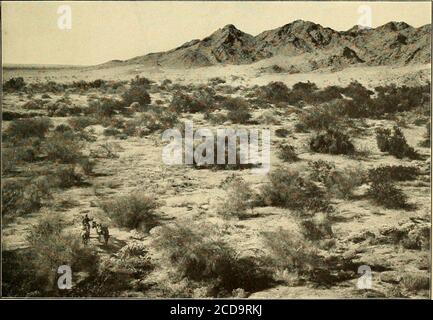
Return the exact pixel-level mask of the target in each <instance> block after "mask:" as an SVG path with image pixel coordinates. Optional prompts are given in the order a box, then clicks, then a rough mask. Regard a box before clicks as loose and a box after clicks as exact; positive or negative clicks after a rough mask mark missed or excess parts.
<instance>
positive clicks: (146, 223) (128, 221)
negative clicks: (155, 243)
mask: <svg viewBox="0 0 433 320" xmlns="http://www.w3.org/2000/svg"><path fill="white" fill-rule="evenodd" d="M159 205H160V204H159V203H158V202H157V201H156V200H155V199H154V198H153V197H151V196H147V195H143V194H136V193H135V194H131V195H126V196H119V197H117V198H115V199H112V200H107V201H103V202H101V204H100V206H101V208H102V210H104V212H105V213H106V214H108V215H109V216H110V218H111V219H113V221H114V222H115V223H116V224H117V225H118V226H120V227H124V228H129V229H140V230H141V231H144V232H149V230H150V229H152V228H153V227H155V226H157V225H158V223H159V215H158V214H157V213H156V212H155V210H156V209H157V208H158V207H159Z"/></svg>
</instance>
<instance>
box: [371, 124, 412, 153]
mask: <svg viewBox="0 0 433 320" xmlns="http://www.w3.org/2000/svg"><path fill="white" fill-rule="evenodd" d="M376 141H377V146H378V148H379V150H380V151H382V152H388V153H389V154H391V155H393V156H395V157H396V158H398V159H402V158H406V157H407V158H410V159H418V158H419V154H418V153H417V152H416V151H415V149H414V148H412V147H411V146H409V144H408V143H407V141H406V138H405V136H404V135H403V132H402V131H401V129H400V128H399V127H397V126H394V128H393V132H392V133H391V130H390V129H383V128H379V129H377V130H376Z"/></svg>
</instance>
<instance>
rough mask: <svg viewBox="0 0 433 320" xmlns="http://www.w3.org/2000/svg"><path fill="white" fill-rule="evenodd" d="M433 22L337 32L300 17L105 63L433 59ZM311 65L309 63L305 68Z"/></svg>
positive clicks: (341, 63) (330, 63) (337, 64)
mask: <svg viewBox="0 0 433 320" xmlns="http://www.w3.org/2000/svg"><path fill="white" fill-rule="evenodd" d="M430 36H431V25H425V26H422V27H420V28H414V27H412V26H410V25H408V24H406V23H404V22H389V23H387V24H385V25H382V26H380V27H377V28H374V29H366V28H361V27H359V26H354V27H352V28H351V29H349V30H347V31H336V30H333V29H331V28H326V27H323V26H321V25H320V24H316V23H313V22H309V21H303V20H296V21H293V22H291V23H289V24H286V25H284V26H282V27H280V28H277V29H273V30H268V31H264V32H262V33H260V34H259V35H257V36H252V35H250V34H247V33H244V32H242V31H241V30H238V29H237V28H236V27H235V26H234V25H227V26H225V27H223V28H222V29H219V30H217V31H215V32H214V33H212V34H211V35H210V36H208V37H206V38H204V39H202V40H198V39H196V40H192V41H189V42H187V43H185V44H183V45H181V46H180V47H178V48H175V49H173V50H170V51H166V52H159V53H151V54H147V55H144V56H140V57H135V58H132V59H129V60H126V61H119V60H116V61H111V62H108V63H106V64H104V66H113V65H125V64H126V65H128V64H140V65H145V66H163V67H177V68H192V67H203V66H212V65H219V64H234V65H240V64H250V63H253V62H256V61H260V60H263V59H266V58H271V57H276V56H282V57H287V58H288V59H289V60H290V58H291V57H297V56H302V55H305V56H306V59H305V61H306V63H307V64H308V67H307V68H306V69H308V70H315V69H320V68H327V67H331V68H344V67H347V66H350V65H357V64H362V63H364V64H366V65H405V64H418V63H421V64H422V63H430V60H431V57H430ZM303 69H305V67H304V68H303Z"/></svg>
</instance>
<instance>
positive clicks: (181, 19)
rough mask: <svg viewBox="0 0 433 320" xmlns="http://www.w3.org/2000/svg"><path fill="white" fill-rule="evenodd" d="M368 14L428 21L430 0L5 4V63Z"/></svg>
mask: <svg viewBox="0 0 433 320" xmlns="http://www.w3.org/2000/svg"><path fill="white" fill-rule="evenodd" d="M60 5H70V8H71V13H72V28H71V29H70V30H61V29H59V27H58V24H57V21H58V18H59V17H60V14H58V13H57V9H58V7H59V6H60ZM361 5H368V6H370V7H371V10H372V26H373V27H376V26H379V25H382V24H385V23H387V22H389V21H404V22H406V23H408V24H410V25H412V26H414V27H419V26H422V25H425V24H428V23H431V3H430V2H429V1H427V2H399V3H397V2H380V3H373V2H316V1H315V2H309V3H307V2H266V1H265V2H199V1H192V2H169V1H167V2H148V1H145V2H138V1H132V2H124V1H121V2H106V1H103V2H102V1H101V2H99V1H98V2H96V1H95V2H92V1H88V2H73V1H70V2H69V1H62V2H51V1H50V2H43V1H38V2H18V1H14V2H7V1H6V2H5V1H2V16H1V18H2V37H3V45H2V49H3V54H2V57H3V63H23V64H72V65H91V64H99V63H103V62H106V61H109V60H113V59H121V60H124V59H129V58H132V57H135V56H139V55H144V54H147V53H150V52H158V51H165V50H169V49H173V48H175V47H177V46H179V45H181V44H183V43H185V42H187V41H189V40H192V39H202V38H204V37H206V36H208V35H209V34H211V33H212V32H214V31H215V30H217V29H218V28H221V27H223V26H225V25H226V24H234V25H235V26H236V27H237V28H238V29H240V30H242V31H244V32H247V33H250V34H252V35H257V34H259V33H260V32H262V31H264V30H269V29H273V28H277V27H280V26H283V25H285V24H287V23H289V22H291V21H294V20H297V19H303V20H309V21H313V22H315V23H320V24H321V25H323V26H325V27H330V28H333V29H335V30H347V29H349V28H351V27H352V26H354V25H356V24H358V22H359V18H360V13H358V8H359V6H361Z"/></svg>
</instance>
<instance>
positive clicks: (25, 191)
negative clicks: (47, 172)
mask: <svg viewBox="0 0 433 320" xmlns="http://www.w3.org/2000/svg"><path fill="white" fill-rule="evenodd" d="M50 197H51V192H50V186H49V184H48V182H47V181H46V180H45V179H43V178H35V179H33V180H3V181H2V216H3V218H12V217H16V216H21V215H25V214H29V213H32V212H35V211H38V210H39V209H40V208H41V207H42V205H43V203H44V201H46V200H48V199H50Z"/></svg>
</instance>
